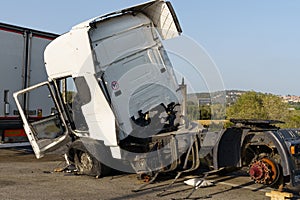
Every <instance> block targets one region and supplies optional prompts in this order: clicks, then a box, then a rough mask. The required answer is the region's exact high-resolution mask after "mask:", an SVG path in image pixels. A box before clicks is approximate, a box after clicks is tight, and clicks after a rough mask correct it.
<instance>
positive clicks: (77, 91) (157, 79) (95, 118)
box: [14, 0, 200, 175]
mask: <svg viewBox="0 0 300 200" xmlns="http://www.w3.org/2000/svg"><path fill="white" fill-rule="evenodd" d="M180 33H181V28H180V25H179V23H178V20H177V18H176V15H175V13H174V10H173V8H172V6H171V4H170V3H169V2H165V1H163V0H156V1H150V2H148V3H144V4H141V5H137V6H134V7H130V8H127V9H123V10H120V11H118V12H114V13H110V14H107V15H103V16H100V17H97V18H94V19H91V20H88V21H86V22H83V23H81V24H79V25H77V26H75V27H73V28H72V30H70V31H69V32H67V33H65V34H64V35H62V36H60V37H58V38H57V39H55V40H54V41H53V42H51V43H50V44H49V45H48V46H47V48H46V50H45V54H44V55H45V62H46V63H45V66H46V71H47V74H48V77H49V81H48V82H44V83H40V84H38V85H35V86H32V87H30V88H27V89H25V90H22V91H19V92H17V93H15V94H14V97H15V100H16V102H17V105H18V109H19V110H20V115H21V117H22V120H23V123H24V128H25V131H26V134H27V136H28V138H29V141H30V143H31V145H32V147H33V150H34V152H35V154H36V157H37V158H40V157H42V156H43V155H44V154H46V153H48V152H52V151H53V150H55V149H57V148H58V147H61V146H68V157H69V160H70V161H72V162H74V163H75V165H76V166H77V168H78V170H80V171H81V172H82V173H85V174H91V175H103V174H105V173H106V172H107V171H108V170H107V169H108V167H111V168H116V169H118V170H124V171H130V170H131V168H132V169H133V172H137V173H151V172H161V171H170V170H175V169H176V168H177V169H178V168H179V167H180V166H181V167H180V168H181V169H183V170H193V169H196V168H198V167H199V162H200V160H199V155H198V152H199V143H198V141H199V139H198V127H197V125H196V124H193V123H190V122H188V121H187V120H186V119H185V117H184V116H183V115H182V113H183V112H182V111H181V105H182V103H183V98H182V93H181V87H180V86H179V85H178V82H177V80H176V77H175V74H174V70H173V68H172V66H171V63H170V61H169V59H168V55H167V53H166V51H165V49H164V47H163V45H162V43H161V40H164V39H170V38H173V37H177V36H179V35H180ZM34 92H37V93H38V94H40V95H48V94H50V95H49V98H52V100H53V103H52V105H49V109H48V110H44V111H43V113H44V115H45V114H46V113H48V116H47V117H43V118H40V120H38V121H35V122H31V121H29V120H28V118H27V115H26V111H25V110H22V106H21V104H20V102H19V99H21V98H20V97H21V96H22V95H24V94H25V93H34ZM36 106H37V107H38V105H36ZM191 156H192V158H193V159H192V163H191V164H190V162H188V158H191ZM118 161H122V162H123V163H124V161H126V162H128V163H130V167H128V168H126V169H125V168H124V166H122V168H119V167H120V162H118ZM189 164H190V165H189ZM107 166H108V167H107Z"/></svg>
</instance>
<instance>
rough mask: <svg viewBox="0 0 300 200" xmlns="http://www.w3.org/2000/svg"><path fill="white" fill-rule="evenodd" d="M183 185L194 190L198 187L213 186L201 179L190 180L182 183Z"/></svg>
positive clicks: (211, 183)
mask: <svg viewBox="0 0 300 200" xmlns="http://www.w3.org/2000/svg"><path fill="white" fill-rule="evenodd" d="M184 183H185V184H187V185H190V186H193V187H196V189H198V188H200V187H210V186H213V185H214V183H213V182H211V181H208V180H203V179H202V178H192V179H188V180H186V181H184Z"/></svg>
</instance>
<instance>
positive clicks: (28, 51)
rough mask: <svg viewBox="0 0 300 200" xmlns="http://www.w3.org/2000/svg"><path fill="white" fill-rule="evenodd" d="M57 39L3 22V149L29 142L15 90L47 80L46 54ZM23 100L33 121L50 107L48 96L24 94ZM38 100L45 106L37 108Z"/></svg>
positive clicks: (0, 82) (0, 67) (0, 123)
mask: <svg viewBox="0 0 300 200" xmlns="http://www.w3.org/2000/svg"><path fill="white" fill-rule="evenodd" d="M57 36H58V35H56V34H52V33H47V32H42V31H37V30H32V29H29V28H24V27H19V26H14V25H10V24H5V23H0V77H1V78H0V138H1V144H0V147H4V146H8V144H9V143H14V144H13V145H17V143H19V142H27V143H28V140H27V137H26V134H25V132H24V130H23V123H22V120H21V119H20V117H19V111H18V108H17V106H16V104H15V101H14V100H13V96H12V95H13V93H14V92H15V91H18V90H21V89H24V88H27V87H29V86H31V85H34V84H37V83H39V82H41V81H45V80H47V78H48V77H47V74H46V70H45V67H44V57H43V53H44V50H45V48H46V46H47V45H48V44H49V43H50V42H51V41H52V40H53V39H55V38H56V37H57ZM21 98H22V100H21V101H20V105H21V106H22V108H23V109H24V111H25V113H26V115H27V116H28V117H29V118H30V120H34V119H35V118H37V117H41V116H42V115H43V111H44V110H46V108H47V106H48V103H47V101H48V98H47V97H45V96H28V95H27V96H26V95H24V96H22V97H21ZM36 101H41V102H43V103H42V104H40V105H39V107H36V106H35V105H34V104H35V102H36ZM24 144H25V143H22V144H20V145H24ZM27 145H28V144H27Z"/></svg>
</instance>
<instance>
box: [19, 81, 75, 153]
mask: <svg viewBox="0 0 300 200" xmlns="http://www.w3.org/2000/svg"><path fill="white" fill-rule="evenodd" d="M14 99H15V101H16V105H17V107H18V110H19V114H20V116H21V118H22V121H23V126H24V130H25V132H26V134H27V137H28V139H29V142H30V144H31V146H32V148H33V151H34V153H35V155H36V157H37V158H41V157H43V156H44V155H45V154H46V153H48V152H51V151H53V150H55V149H58V148H60V147H62V146H63V145H65V144H66V143H67V142H68V141H70V137H69V135H68V129H67V125H66V122H65V119H64V114H63V112H62V110H61V107H60V106H59V103H58V102H59V99H58V98H57V95H56V93H55V90H54V86H53V85H51V84H50V83H49V82H43V83H40V84H37V85H34V86H31V87H29V88H26V89H23V90H21V91H18V92H16V93H14Z"/></svg>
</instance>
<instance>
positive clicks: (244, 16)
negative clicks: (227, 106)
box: [0, 0, 300, 96]
mask: <svg viewBox="0 0 300 200" xmlns="http://www.w3.org/2000/svg"><path fill="white" fill-rule="evenodd" d="M142 2H144V1H143V0H98V1H96V0H90V1H70V0H65V1H62V0H61V1H58V0H52V1H48V2H43V1H37V0H31V1H30V0H29V1H21V0H10V1H5V2H2V3H1V7H0V13H1V15H0V21H1V22H4V23H9V24H14V25H19V26H25V27H29V28H33V29H38V30H43V31H49V32H54V33H59V34H61V33H64V32H67V31H68V30H69V29H70V28H71V27H72V26H74V25H76V24H78V23H80V22H82V21H84V20H87V19H89V18H92V17H95V16H98V15H102V14H105V13H108V12H110V11H114V10H118V9H120V8H124V7H127V6H131V5H135V4H138V3H142ZM171 2H172V4H173V7H174V9H175V11H176V13H177V16H178V18H179V21H180V23H181V26H182V28H183V33H184V35H186V36H189V37H191V38H193V39H194V40H195V41H196V42H197V43H198V44H199V45H201V46H202V47H203V48H204V49H205V50H206V51H207V52H208V54H209V55H210V57H211V58H212V59H213V61H214V62H215V64H216V65H217V67H218V69H219V71H220V73H221V76H222V78H223V81H224V85H225V88H226V89H242V90H255V91H260V92H270V93H274V94H281V95H286V94H294V95H299V96H300V86H299V85H300V84H299V80H300V79H299V75H300V55H299V49H300V12H299V10H300V1H298V0H289V1H286V0H264V1H261V0H252V1H249V0H248V1H246V0H244V1H241V0H226V1H222V0H189V1H185V0H171ZM173 64H174V63H173Z"/></svg>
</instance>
